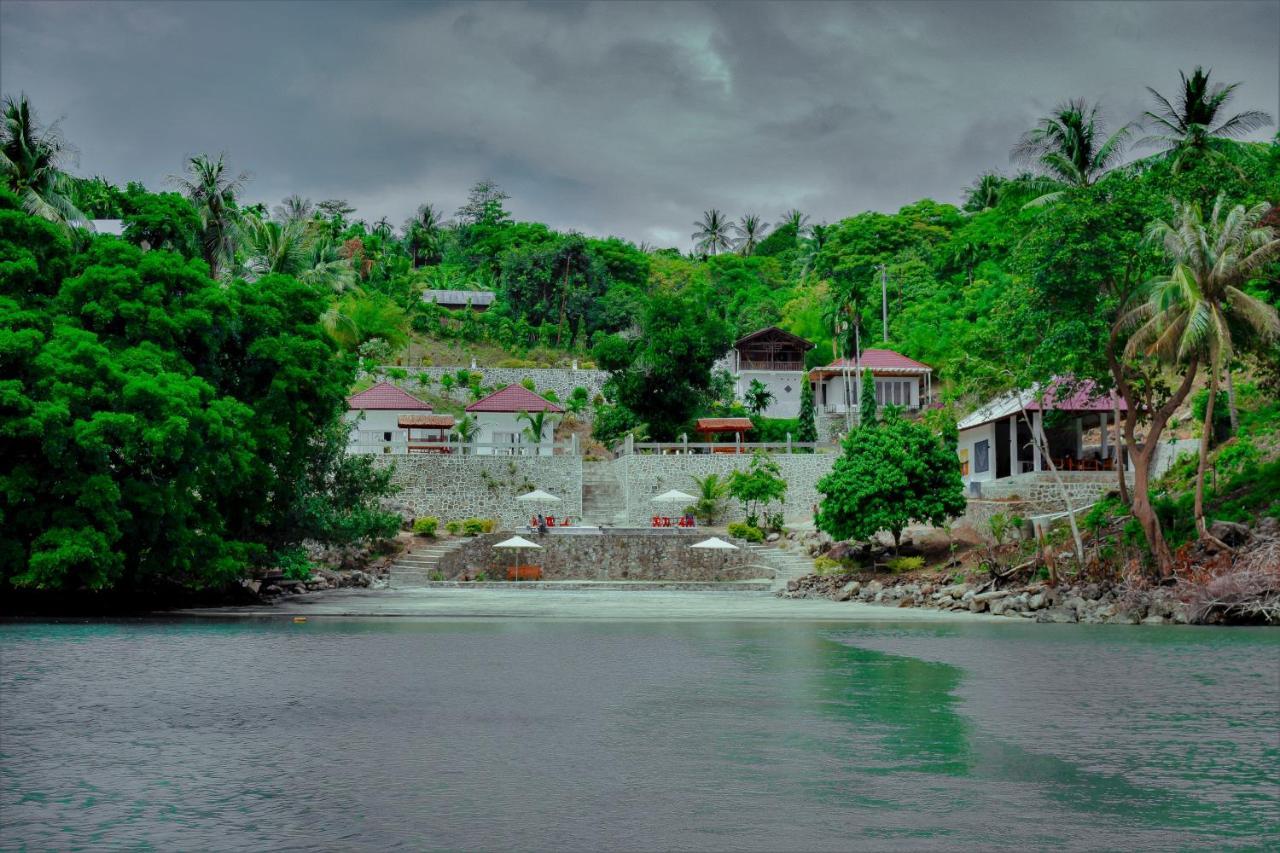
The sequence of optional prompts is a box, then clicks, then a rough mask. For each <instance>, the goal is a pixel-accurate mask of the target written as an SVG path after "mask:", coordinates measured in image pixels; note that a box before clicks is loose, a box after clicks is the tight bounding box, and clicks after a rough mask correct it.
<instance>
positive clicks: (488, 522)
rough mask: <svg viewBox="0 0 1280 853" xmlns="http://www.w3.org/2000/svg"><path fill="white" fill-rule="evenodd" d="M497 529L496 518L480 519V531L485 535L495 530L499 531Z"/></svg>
mask: <svg viewBox="0 0 1280 853" xmlns="http://www.w3.org/2000/svg"><path fill="white" fill-rule="evenodd" d="M497 527H498V520H497V519H496V518H482V519H480V530H481V531H482V532H484V533H492V532H493V531H494V530H496V529H497Z"/></svg>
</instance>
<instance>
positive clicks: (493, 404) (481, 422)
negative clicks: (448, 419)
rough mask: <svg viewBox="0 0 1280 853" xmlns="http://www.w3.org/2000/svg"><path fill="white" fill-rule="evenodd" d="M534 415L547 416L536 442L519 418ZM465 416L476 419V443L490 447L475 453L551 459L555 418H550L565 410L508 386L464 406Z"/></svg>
mask: <svg viewBox="0 0 1280 853" xmlns="http://www.w3.org/2000/svg"><path fill="white" fill-rule="evenodd" d="M537 412H544V413H546V414H547V415H548V417H547V418H546V421H545V422H544V424H543V427H542V435H541V436H539V437H538V439H537V440H536V441H535V440H534V439H533V438H532V437H531V436H529V435H528V434H527V430H528V429H529V422H528V421H527V420H526V419H524V418H523V417H521V415H522V414H525V413H527V414H535V413H537ZM467 414H469V415H474V416H475V419H476V425H477V426H479V428H480V430H479V432H478V433H476V437H475V441H476V443H477V444H480V445H491V446H488V447H484V446H482V447H479V448H477V449H476V453H477V454H479V455H484V456H493V455H502V456H523V455H526V454H527V455H531V456H550V455H551V453H552V444H553V440H554V434H555V422H554V421H555V419H554V418H552V417H550V416H551V415H562V414H564V409H563V408H561V407H560V406H557V405H556V404H555V403H552V402H551V401H550V400H545V399H543V398H542V397H539V396H538V395H537V394H535V393H533V392H532V391H530V390H529V389H528V388H526V387H524V386H523V385H508V386H507V387H506V388H503V389H502V390H501V391H494V392H493V393H492V394H490V395H489V396H487V397H484V398H482V399H480V400H477V401H476V402H474V403H472V404H471V405H470V406H467ZM492 445H498V446H496V447H495V446H492ZM508 448H509V449H508Z"/></svg>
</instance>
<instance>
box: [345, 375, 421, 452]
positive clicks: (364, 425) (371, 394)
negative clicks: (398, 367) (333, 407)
mask: <svg viewBox="0 0 1280 853" xmlns="http://www.w3.org/2000/svg"><path fill="white" fill-rule="evenodd" d="M430 411H431V406H430V405H429V404H427V403H424V402H422V401H421V400H419V399H418V398H417V397H415V396H413V395H412V394H410V393H409V392H408V391H405V390H404V389H402V388H397V387H396V386H395V385H392V384H391V383H390V382H379V383H378V384H377V385H374V386H373V387H372V388H369V389H368V390H365V391H361V392H360V393H359V394H352V395H351V396H350V397H348V398H347V413H346V415H345V416H344V419H345V420H346V422H347V423H349V424H350V425H351V436H350V438H349V439H348V442H347V452H348V453H393V452H404V450H403V446H404V445H405V444H406V443H407V442H408V439H409V431H408V430H407V429H401V427H400V418H401V417H403V416H405V415H421V414H426V413H428V412H430Z"/></svg>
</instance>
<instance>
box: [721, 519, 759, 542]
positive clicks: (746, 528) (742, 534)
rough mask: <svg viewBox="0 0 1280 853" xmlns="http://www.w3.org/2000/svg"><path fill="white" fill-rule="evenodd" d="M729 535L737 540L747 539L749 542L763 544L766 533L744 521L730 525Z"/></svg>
mask: <svg viewBox="0 0 1280 853" xmlns="http://www.w3.org/2000/svg"><path fill="white" fill-rule="evenodd" d="M729 535H730V536H732V537H733V538H735V539H745V540H747V541H748V542H763V541H764V531H763V530H761V529H760V528H759V527H753V526H752V525H750V524H747V523H746V522H743V521H735V522H733V523H731V524H730V525H729Z"/></svg>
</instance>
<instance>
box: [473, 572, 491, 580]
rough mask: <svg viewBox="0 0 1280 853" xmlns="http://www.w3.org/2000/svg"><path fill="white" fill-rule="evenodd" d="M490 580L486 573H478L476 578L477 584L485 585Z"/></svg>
mask: <svg viewBox="0 0 1280 853" xmlns="http://www.w3.org/2000/svg"><path fill="white" fill-rule="evenodd" d="M488 579H489V575H488V574H486V573H485V572H476V577H475V581H476V583H484V582H485V581H487V580H488Z"/></svg>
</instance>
